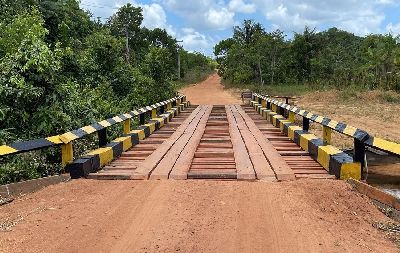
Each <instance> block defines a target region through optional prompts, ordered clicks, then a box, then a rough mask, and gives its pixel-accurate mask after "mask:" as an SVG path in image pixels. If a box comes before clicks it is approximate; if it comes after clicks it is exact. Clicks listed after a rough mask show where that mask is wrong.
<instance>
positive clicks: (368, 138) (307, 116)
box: [252, 93, 400, 162]
mask: <svg viewBox="0 0 400 253" xmlns="http://www.w3.org/2000/svg"><path fill="white" fill-rule="evenodd" d="M256 98H257V99H258V102H259V103H260V104H263V106H265V107H266V108H268V109H272V110H275V111H276V112H279V113H280V114H281V115H284V114H285V112H286V114H287V115H288V118H289V120H291V121H294V116H295V115H299V116H301V117H302V119H303V122H302V123H303V130H304V131H308V130H309V127H310V121H312V122H316V123H318V124H320V125H322V127H323V129H322V132H323V140H324V142H326V143H328V144H329V143H330V142H331V133H332V130H334V131H336V132H338V133H341V134H344V135H346V136H349V137H352V138H354V152H355V154H354V158H355V160H357V161H361V162H362V161H363V160H364V155H365V149H366V146H368V147H372V148H375V149H378V150H381V151H384V152H387V153H390V154H393V155H397V156H400V144H398V143H395V142H391V141H387V140H385V139H382V138H378V137H374V136H372V135H370V134H369V133H368V132H366V131H364V130H362V129H359V128H356V127H353V126H350V125H348V124H346V123H343V122H338V121H335V120H332V119H330V118H327V117H324V116H320V115H318V114H315V113H312V112H308V111H306V110H303V109H301V108H299V107H297V106H292V105H289V104H287V103H283V102H280V101H277V100H274V99H272V98H271V97H269V96H265V95H261V94H258V93H253V98H252V99H253V100H255V99H256Z"/></svg>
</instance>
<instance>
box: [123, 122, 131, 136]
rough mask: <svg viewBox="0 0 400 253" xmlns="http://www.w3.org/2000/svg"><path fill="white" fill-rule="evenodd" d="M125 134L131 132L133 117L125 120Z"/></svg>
mask: <svg viewBox="0 0 400 253" xmlns="http://www.w3.org/2000/svg"><path fill="white" fill-rule="evenodd" d="M123 127H124V134H129V132H130V131H131V119H127V120H125V121H124V125H123Z"/></svg>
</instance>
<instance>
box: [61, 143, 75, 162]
mask: <svg viewBox="0 0 400 253" xmlns="http://www.w3.org/2000/svg"><path fill="white" fill-rule="evenodd" d="M73 159H74V149H73V147H72V141H71V142H69V143H67V144H62V145H61V164H62V166H65V165H67V164H68V163H70V162H72V160H73Z"/></svg>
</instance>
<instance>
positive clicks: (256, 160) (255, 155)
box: [230, 106, 276, 181]
mask: <svg viewBox="0 0 400 253" xmlns="http://www.w3.org/2000/svg"><path fill="white" fill-rule="evenodd" d="M230 110H231V111H232V115H233V117H234V119H235V122H236V125H237V127H238V130H239V132H240V134H241V136H242V139H243V141H244V144H245V145H246V148H247V152H248V153H249V156H250V159H251V161H252V164H253V168H254V171H255V173H256V177H257V178H258V179H260V180H268V181H275V180H276V176H275V173H274V171H273V170H272V168H271V166H270V164H269V162H268V160H267V158H266V157H265V154H264V152H263V150H262V149H261V147H260V146H259V144H258V142H257V140H256V139H255V138H254V136H253V135H252V133H251V132H250V130H249V129H248V127H247V125H246V124H245V122H244V120H243V118H242V116H241V115H240V114H239V113H238V111H237V108H236V106H230Z"/></svg>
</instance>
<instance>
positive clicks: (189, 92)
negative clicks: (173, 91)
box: [181, 73, 242, 105]
mask: <svg viewBox="0 0 400 253" xmlns="http://www.w3.org/2000/svg"><path fill="white" fill-rule="evenodd" d="M181 92H182V93H183V94H185V95H186V96H187V98H188V100H189V101H190V102H192V104H194V105H231V104H241V103H242V101H241V100H240V99H239V98H237V97H235V96H234V95H233V94H232V93H230V92H229V91H227V90H224V86H222V84H221V77H220V76H219V75H218V74H216V73H215V74H213V75H211V76H209V77H208V78H207V79H206V80H204V81H203V82H201V83H199V84H196V85H191V86H189V87H186V88H183V89H182V90H181Z"/></svg>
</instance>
